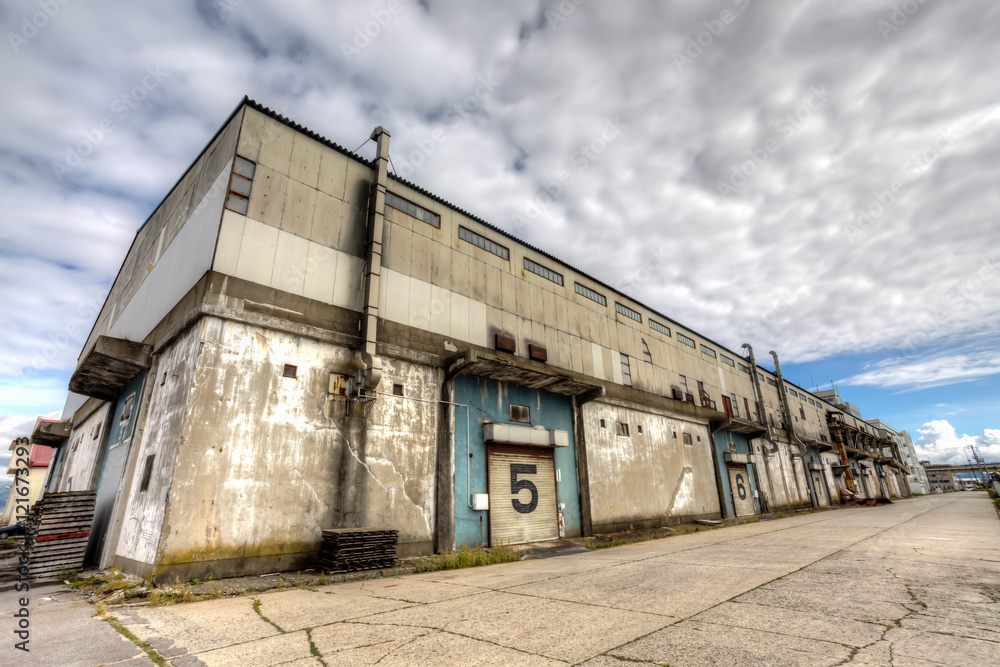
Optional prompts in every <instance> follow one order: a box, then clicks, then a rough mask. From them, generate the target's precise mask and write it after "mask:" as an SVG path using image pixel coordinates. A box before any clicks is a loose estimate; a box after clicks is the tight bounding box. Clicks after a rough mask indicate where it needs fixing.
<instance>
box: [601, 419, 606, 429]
mask: <svg viewBox="0 0 1000 667" xmlns="http://www.w3.org/2000/svg"><path fill="white" fill-rule="evenodd" d="M601 428H607V424H605V423H604V420H603V419H602V420H601Z"/></svg>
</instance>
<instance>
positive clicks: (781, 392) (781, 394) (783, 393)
mask: <svg viewBox="0 0 1000 667" xmlns="http://www.w3.org/2000/svg"><path fill="white" fill-rule="evenodd" d="M768 354H770V355H771V358H772V359H774V374H775V375H777V376H778V400H779V401H780V402H781V412H782V414H784V415H785V428H786V429H787V431H788V436H789V438H790V439H791V440H792V441H793V442H794V443H795V444H798V446H799V458H800V459H801V460H802V473H803V474H804V475H805V476H806V486H809V472H808V470H807V469H806V461H805V453H806V445H805V443H804V442H802V441H801V440H799V437H798V436H797V435H795V427H794V426H792V408H791V407H790V406H789V405H788V387H786V386H785V379H784V378H783V377H782V376H781V364H780V363H778V353H777V352H775V351H774V350H771V351H770V352H769V353H768ZM792 459H793V460H792V479H794V480H795V491H796V492H797V493H798V494H799V500H801V499H802V488H801V487H800V486H799V476H798V475H797V474H795V461H794V456H793V457H792ZM812 496H813V498H812V505H813V507H819V504H818V503H817V502H816V493H815V492H814V493H813V494H812Z"/></svg>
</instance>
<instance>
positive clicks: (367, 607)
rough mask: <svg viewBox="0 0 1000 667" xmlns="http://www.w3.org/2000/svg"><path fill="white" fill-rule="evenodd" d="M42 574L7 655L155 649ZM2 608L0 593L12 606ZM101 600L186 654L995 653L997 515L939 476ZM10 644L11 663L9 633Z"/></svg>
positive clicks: (263, 658) (850, 656) (301, 661)
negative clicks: (942, 483)
mask: <svg viewBox="0 0 1000 667" xmlns="http://www.w3.org/2000/svg"><path fill="white" fill-rule="evenodd" d="M52 590H53V592H52V595H53V596H59V595H62V596H63V597H62V598H61V599H62V602H61V603H60V604H62V605H63V610H62V612H61V614H62V615H61V616H59V617H57V615H52V616H50V617H48V618H43V617H42V615H41V612H39V615H38V617H37V625H33V628H34V630H33V632H36V633H37V634H33V635H32V637H33V639H32V641H33V649H34V648H35V643H34V642H36V641H37V648H38V650H39V651H47V653H44V655H45V656H46V658H47V661H44V662H43V661H41V660H40V657H39V656H41V655H43V653H39V654H36V653H34V652H33V653H32V654H31V659H32V660H34V661H35V662H26V661H24V660H23V659H22V658H23V656H15V661H13V662H11V664H59V665H63V664H79V665H84V664H86V665H98V664H102V663H114V662H118V663H120V664H129V665H131V664H148V662H147V663H139V662H122V661H131V660H134V659H140V660H146V659H145V657H144V655H145V654H143V653H142V652H141V651H139V650H138V648H136V646H135V644H132V643H131V642H128V641H126V640H125V639H123V638H122V637H121V636H120V635H118V634H117V633H115V631H114V630H113V629H112V628H111V627H110V626H109V625H108V624H107V623H105V622H103V621H101V620H99V619H95V618H92V617H91V616H90V614H92V611H91V607H89V605H86V604H85V603H82V602H80V601H73V600H72V599H69V596H67V595H66V594H64V593H60V592H57V589H52ZM46 604H49V603H46ZM50 608H51V609H53V610H55V609H56V607H50ZM8 609H11V610H12V609H13V607H11V606H10V600H9V599H8V598H5V597H3V596H2V595H0V619H2V620H3V622H4V623H6V624H8V625H9V624H10V622H11V621H12V620H13V619H12V618H11V616H10V615H9V614H10V613H11V612H10V611H8ZM40 609H41V610H42V611H44V610H45V607H44V606H42V607H40ZM33 613H34V612H33ZM111 613H112V614H113V615H114V616H116V617H117V618H118V619H119V620H120V622H121V623H122V624H123V625H124V626H125V627H126V628H128V630H129V631H130V632H131V633H132V634H133V635H134V636H135V637H137V638H138V639H139V640H142V641H146V642H149V644H150V645H151V646H152V647H153V649H154V650H155V651H156V652H158V653H159V655H161V656H163V658H164V659H165V660H166V661H167V662H168V664H171V665H175V666H185V667H187V666H193V665H276V664H281V665H294V666H296V667H298V666H305V665H309V666H312V667H321V666H324V665H325V666H326V667H331V666H333V665H373V664H376V663H377V664H379V665H512V664H517V665H522V664H523V665H566V664H581V665H588V666H589V667H609V666H611V665H614V666H616V667H621V666H622V665H640V664H647V665H663V664H669V665H671V666H672V667H678V666H681V665H734V664H753V665H838V664H848V663H850V664H867V665H895V666H899V665H977V666H979V665H993V664H1000V657H998V656H1000V520H998V518H997V514H996V511H995V510H994V508H993V506H992V504H991V503H990V501H989V500H988V499H987V498H986V497H985V496H984V495H982V494H948V495H944V496H930V497H924V498H915V499H911V500H906V501H899V502H895V503H893V504H892V505H887V506H878V507H872V508H851V509H846V510H838V511H831V512H821V513H816V514H807V515H798V516H792V517H788V518H785V519H780V520H776V521H761V522H759V523H755V524H746V525H740V526H732V527H727V528H724V529H721V530H712V531H703V532H700V533H694V534H689V535H678V536H674V537H670V538H667V539H662V540H655V541H650V542H643V543H639V544H633V545H627V546H623V547H615V548H609V549H601V550H597V551H591V552H587V553H570V554H568V555H564V556H560V557H554V558H545V559H533V560H525V561H521V562H518V563H506V564H503V565H496V566H490V567H482V568H472V569H466V570H454V571H446V572H431V573H424V574H415V575H408V576H401V577H395V578H391V577H387V578H382V579H372V580H367V581H356V582H350V583H343V584H337V585H330V586H320V587H318V588H316V589H310V590H305V589H294V590H285V591H277V592H266V593H256V594H248V595H247V596H245V597H238V598H231V599H222V600H211V601H205V602H196V603H189V604H179V605H173V606H168V607H139V608H129V609H116V610H112V612H111ZM64 619H65V620H64ZM35 622H36V621H33V623H35ZM63 623H66V624H67V625H62V624H63ZM57 624H58V625H57ZM7 630H8V629H7V628H0V632H2V633H3V634H0V637H2V636H4V635H6V634H7ZM80 638H83V639H80ZM130 647H131V648H130ZM3 655H4V658H2V659H0V662H2V664H8V661H7V660H6V657H7V656H8V655H12V654H11V652H10V651H9V650H7V651H5V652H4V654H3ZM53 656H58V658H56V659H54V658H53Z"/></svg>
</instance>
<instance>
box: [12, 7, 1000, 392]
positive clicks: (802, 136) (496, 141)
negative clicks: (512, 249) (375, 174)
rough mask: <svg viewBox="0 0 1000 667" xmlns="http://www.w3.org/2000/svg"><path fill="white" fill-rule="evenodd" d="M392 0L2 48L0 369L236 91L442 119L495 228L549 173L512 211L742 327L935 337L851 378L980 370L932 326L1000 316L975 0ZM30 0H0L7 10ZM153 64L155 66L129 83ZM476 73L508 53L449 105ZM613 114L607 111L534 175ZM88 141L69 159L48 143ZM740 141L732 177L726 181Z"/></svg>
mask: <svg viewBox="0 0 1000 667" xmlns="http://www.w3.org/2000/svg"><path fill="white" fill-rule="evenodd" d="M401 2H402V5H403V11H401V12H399V13H398V15H395V16H394V17H393V18H392V20H391V22H389V23H388V24H387V25H384V26H383V27H382V28H380V29H378V31H377V33H378V34H377V35H375V36H373V37H372V38H371V40H370V42H369V43H367V44H366V45H365V46H364V48H363V49H361V51H360V53H358V54H356V55H354V56H352V57H351V58H350V59H348V58H346V57H345V55H344V52H343V49H342V47H341V43H352V40H354V39H355V36H356V28H359V27H361V28H362V29H363V28H364V26H365V25H366V24H367V23H369V22H370V21H371V20H372V17H373V12H379V11H384V10H385V8H386V3H385V2H384V0H374V1H373V2H369V3H360V2H357V3H328V2H320V1H319V0H297V1H295V2H290V3H284V4H282V5H281V6H280V8H279V7H278V6H277V5H274V6H266V5H265V6H262V5H261V4H259V3H249V2H231V1H229V0H197V1H196V2H195V3H188V4H185V3H173V4H164V3H160V4H154V5H150V4H148V3H130V4H127V5H121V4H120V3H116V4H112V3H110V2H107V0H93V1H91V2H87V3H76V2H74V3H69V4H67V5H65V6H62V8H61V9H60V10H59V13H58V14H57V15H56V16H54V17H53V18H52V19H51V20H50V21H49V23H48V25H46V26H45V27H44V28H43V29H41V30H39V31H38V34H37V36H34V37H33V38H32V39H30V40H29V41H28V43H26V44H24V45H21V47H20V48H19V49H18V50H17V52H16V53H11V52H8V53H7V55H6V56H5V57H3V58H0V77H2V78H3V80H4V81H5V83H7V84H8V85H7V88H8V89H10V90H15V91H17V94H16V95H12V96H9V97H10V99H9V100H7V102H6V105H5V111H6V113H5V118H4V122H5V129H6V130H7V131H6V132H5V133H4V134H3V136H2V137H0V197H2V199H3V201H4V216H3V218H2V219H0V267H3V268H0V284H2V289H0V308H2V309H3V311H4V312H5V314H6V316H7V317H8V326H6V327H4V331H3V333H2V334H0V360H2V361H0V374H2V375H4V376H6V377H8V378H18V377H20V373H21V372H22V371H23V369H31V370H37V369H33V368H32V366H33V365H35V364H36V363H37V361H38V359H39V354H42V360H43V361H44V364H43V366H44V368H45V369H48V370H56V371H59V372H61V373H63V374H66V375H68V373H69V372H70V371H71V370H72V368H73V367H74V364H75V357H76V354H77V353H78V352H79V349H80V347H81V345H82V343H83V339H84V337H85V336H86V333H87V331H88V330H89V328H90V324H92V321H93V317H91V316H86V317H83V316H78V315H77V314H76V312H77V309H78V308H79V307H80V304H81V303H84V302H85V301H86V300H87V299H89V298H91V297H92V296H93V295H95V294H102V293H103V292H104V290H106V289H107V287H108V285H109V283H110V281H111V280H113V278H114V275H115V273H116V272H117V270H118V267H119V266H120V264H121V261H122V259H123V257H124V254H125V251H126V249H127V247H128V245H129V243H130V242H131V239H132V237H133V234H134V231H135V230H136V229H137V228H138V227H139V225H140V224H141V223H142V221H143V220H144V219H145V218H146V216H147V215H148V214H149V213H150V212H151V210H152V208H153V207H154V206H155V205H156V204H157V203H158V202H159V201H160V200H161V199H162V198H163V196H164V195H165V194H166V192H167V191H168V189H169V188H170V187H171V186H172V185H173V183H174V182H175V181H176V179H177V178H178V177H179V176H180V175H181V174H182V173H183V171H184V169H186V168H187V166H188V165H189V164H190V163H191V161H192V160H193V158H194V157H195V156H196V155H197V154H198V152H199V151H200V150H201V149H202V147H203V146H204V145H205V144H206V143H207V142H208V140H209V139H210V138H211V136H212V134H213V133H214V132H215V130H216V129H217V128H218V126H219V125H220V124H221V123H222V121H223V120H224V119H225V117H226V116H227V115H228V113H229V112H230V111H231V110H232V108H233V107H234V106H235V105H236V103H237V101H238V100H239V99H240V98H241V97H242V96H243V95H244V94H249V95H250V96H251V97H253V98H255V99H257V100H258V101H259V102H261V103H263V104H265V105H267V106H269V107H271V108H273V109H276V110H279V111H280V112H281V113H283V114H285V115H288V116H290V117H291V118H292V119H293V120H295V121H297V122H299V123H301V124H303V125H305V126H307V127H309V128H310V129H312V130H314V131H316V132H317V133H319V134H322V135H324V136H326V137H328V138H330V139H331V140H334V141H336V142H337V143H340V144H343V145H346V146H347V148H349V149H353V148H355V147H356V146H357V145H358V144H361V143H362V142H363V141H364V140H365V139H366V138H367V137H368V135H369V133H370V132H371V129H372V128H373V127H374V126H375V125H378V124H382V125H385V126H386V127H387V128H388V129H389V130H390V131H391V132H392V154H393V156H394V157H396V158H405V157H406V156H408V155H410V154H412V153H413V151H418V150H420V146H421V144H422V143H423V144H424V145H426V142H427V141H428V140H430V138H431V137H432V135H433V134H434V133H435V131H436V130H443V131H444V133H445V134H444V136H445V140H444V141H443V142H438V143H436V144H434V146H435V147H434V150H433V151H432V152H431V153H430V154H428V155H427V156H426V159H425V160H424V161H423V164H422V165H421V166H420V167H419V168H417V169H416V170H415V171H414V172H413V173H412V175H411V176H410V178H411V180H413V181H414V182H416V183H417V184H419V185H421V186H424V187H426V188H428V189H430V190H431V191H433V192H435V193H437V194H439V195H440V196H442V197H444V198H445V199H448V200H450V201H452V202H454V203H455V204H457V205H458V206H460V207H462V208H465V209H468V210H470V211H472V212H473V213H476V214H479V215H481V216H482V217H484V218H486V219H487V220H489V221H490V222H492V223H494V224H496V225H498V226H500V227H503V228H505V229H508V230H513V229H514V225H513V222H512V219H513V216H515V215H521V216H523V215H524V213H525V210H526V206H527V205H528V204H529V203H530V202H532V201H535V202H537V201H539V200H545V199H546V197H550V198H551V202H550V203H547V204H546V205H545V206H543V207H542V210H541V211H540V213H539V214H538V215H537V216H536V217H534V218H533V219H532V220H531V221H530V224H529V225H527V226H526V227H523V228H521V229H517V230H516V231H517V232H518V233H519V234H522V235H523V236H524V237H525V238H526V239H527V240H528V241H530V242H533V243H535V244H537V245H539V246H541V247H542V248H544V249H546V250H548V251H550V252H552V253H553V254H555V255H557V256H559V257H560V258H562V259H565V260H566V261H568V262H570V263H571V264H573V265H575V266H577V267H579V268H581V269H583V270H584V271H586V272H588V273H590V274H592V275H594V276H596V277H598V278H600V279H602V280H604V281H605V282H608V283H609V284H612V285H623V286H627V290H628V291H629V292H630V293H631V294H632V295H633V296H635V297H636V298H638V299H640V300H642V301H643V302H645V303H647V304H648V305H649V306H651V307H653V308H656V309H658V310H660V311H662V312H664V313H665V314H666V315H668V316H670V317H672V318H674V319H676V320H679V321H680V322H682V323H684V324H686V325H688V326H690V327H693V328H694V329H695V330H697V331H699V332H701V333H703V334H705V335H707V336H709V337H711V338H713V339H715V340H718V341H719V342H721V343H724V344H726V345H729V346H730V347H732V348H734V349H738V348H739V345H740V343H742V342H750V343H753V344H754V346H755V347H757V348H758V349H765V350H766V349H776V350H779V351H781V353H782V358H783V359H784V360H786V361H787V362H806V361H812V360H818V359H824V358H828V357H831V356H835V355H839V354H844V353H853V354H856V353H871V354H875V355H881V356H885V355H886V354H892V355H893V356H900V355H903V356H906V355H909V354H910V353H911V352H914V351H919V352H920V353H921V355H923V356H925V357H929V358H931V359H935V360H936V361H935V363H936V364H937V365H936V366H935V365H933V364H932V365H931V366H921V365H920V364H919V363H916V362H914V363H911V362H909V361H903V362H897V363H896V364H895V365H894V366H880V367H873V368H870V369H866V370H865V372H863V373H861V374H859V375H858V376H856V378H855V379H857V381H858V383H869V384H871V383H874V384H877V385H878V386H902V384H899V383H903V384H905V382H907V381H913V382H925V383H926V382H928V381H929V382H937V381H953V380H964V379H969V378H970V377H973V376H972V375H969V373H972V372H974V370H973V369H972V368H971V366H972V365H973V363H974V362H973V359H974V355H975V354H976V352H981V351H982V350H984V349H990V348H989V344H988V343H986V342H982V343H981V345H980V346H979V348H978V349H977V350H967V351H966V352H968V357H967V358H965V359H952V360H948V359H947V357H946V356H945V353H944V350H946V349H948V348H947V346H948V345H949V344H950V343H951V342H952V341H954V340H958V339H961V340H970V339H972V340H979V341H987V340H988V336H989V335H990V334H992V333H994V332H996V331H997V330H1000V310H998V309H996V308H995V307H994V304H996V303H997V302H998V301H1000V257H998V256H997V254H996V253H995V252H991V249H996V248H998V247H1000V226H998V225H996V222H995V219H994V218H995V216H994V213H993V212H994V211H995V210H996V205H995V204H996V198H997V183H998V182H1000V181H998V179H997V178H996V165H997V164H1000V107H998V106H997V103H996V100H997V99H1000V78H998V77H996V76H994V68H993V67H992V65H993V63H994V62H995V61H996V39H995V30H993V29H992V28H993V27H994V26H995V24H996V16H997V8H996V6H995V3H993V2H990V1H989V0H980V1H978V2H966V3H928V4H926V5H923V6H922V7H921V10H920V12H919V13H918V14H917V15H915V16H914V17H913V18H912V19H911V20H909V21H908V22H907V24H906V25H905V26H903V27H902V28H901V29H900V30H899V31H898V32H895V33H893V34H892V36H891V39H888V40H886V39H884V38H883V35H882V34H881V33H880V31H879V29H878V26H877V21H878V20H879V19H884V18H885V16H886V15H887V12H888V9H887V3H885V2H872V1H860V0H859V1H856V2H850V3H836V4H826V5H823V4H817V3H811V4H808V5H803V6H801V7H799V6H797V7H796V8H795V9H794V10H789V9H787V8H782V7H780V6H776V5H772V4H770V3H756V2H750V3H745V2H742V1H740V2H734V1H733V0H716V1H715V2H676V3H651V4H650V3H646V4H642V5H641V6H640V5H635V6H631V5H627V4H622V3H617V4H614V3H596V2H591V3H582V4H579V5H577V4H576V3H572V2H562V3H560V2H555V1H552V0H538V1H532V0H521V1H519V2H504V3H480V5H479V6H477V10H476V12H468V11H467V10H466V7H465V3H458V2H456V1H455V0H431V1H429V2H421V3H418V2H416V1H411V0H401ZM563 7H571V8H575V9H573V11H572V12H569V13H568V14H566V15H563V14H560V11H561V9H560V8H563ZM736 7H746V10H745V11H742V12H737V14H738V16H737V18H736V20H735V21H733V22H732V23H730V24H727V25H726V27H725V30H724V31H723V32H722V33H721V34H719V35H717V36H715V37H713V38H712V39H711V40H710V41H711V44H710V45H709V46H707V47H705V48H704V49H703V51H702V52H700V53H699V54H698V55H697V57H695V58H694V59H693V60H692V61H691V63H690V64H688V65H686V66H685V67H683V68H680V69H679V68H678V67H677V65H676V64H675V62H676V61H675V58H674V55H675V54H676V53H678V52H680V51H682V50H683V49H684V48H685V46H686V45H687V44H689V42H688V40H689V39H690V38H691V37H692V36H697V35H698V33H699V32H701V31H703V30H705V25H704V23H703V22H704V21H715V20H716V19H718V17H719V16H720V13H721V12H722V10H723V9H729V10H733V9H734V8H736ZM34 11H37V5H36V3H35V2H29V1H26V0H25V1H22V2H17V3H8V4H6V5H5V6H4V7H3V8H0V24H2V25H3V26H4V27H6V28H7V30H4V31H3V33H4V34H6V33H7V32H8V31H14V32H16V31H17V30H19V29H20V28H19V26H20V25H21V17H22V16H25V15H28V16H30V13H32V12H34ZM547 12H555V13H554V14H547ZM563 18H565V21H563V20H561V19H563ZM703 41H704V40H703ZM4 47H5V48H9V45H8V44H5V45H4ZM150 67H152V68H159V69H160V71H162V72H165V73H166V76H164V77H163V78H162V81H159V82H157V85H156V86H155V87H151V88H150V89H149V90H147V91H145V93H143V94H142V97H143V99H141V100H135V99H134V98H135V97H136V96H135V95H132V93H133V91H135V90H136V87H137V86H141V85H142V83H143V80H144V79H145V78H146V76H147V73H148V70H147V68H150ZM482 77H493V78H495V79H496V80H498V81H500V82H501V83H500V85H499V86H497V87H496V90H494V91H492V92H491V93H490V94H489V95H488V96H486V97H484V98H482V99H478V100H474V102H475V103H474V104H471V103H470V106H469V108H468V110H467V114H466V115H465V116H464V117H461V120H460V122H457V123H456V122H454V117H453V116H449V115H448V111H449V110H451V109H454V105H455V104H461V103H462V102H463V101H465V100H467V99H468V98H469V96H470V95H474V93H475V90H476V87H477V86H478V85H479V83H480V80H481V78H482ZM815 90H823V91H826V92H825V93H824V94H823V96H822V97H823V99H822V100H820V99H819V98H818V97H817V96H816V93H815V92H814V91H815ZM122 95H126V96H129V95H132V100H133V102H134V105H130V106H129V107H128V114H127V115H123V114H122V112H121V110H120V109H121V107H120V106H116V105H115V101H116V100H120V99H121V97H122ZM803 105H805V107H804V106H803ZM105 119H107V120H109V121H110V122H111V123H112V125H113V130H112V131H111V132H110V133H106V134H105V135H104V136H102V137H101V138H100V139H94V140H93V141H91V142H90V143H93V144H94V145H93V147H92V148H88V146H87V142H88V138H93V137H95V135H94V129H95V128H99V127H100V126H101V122H102V120H105ZM610 119H620V123H621V127H622V132H621V134H620V136H618V137H617V138H616V139H615V140H614V141H613V142H609V143H607V145H606V146H604V147H603V149H602V150H601V151H600V152H599V153H597V154H596V156H595V159H593V160H588V161H587V162H586V165H585V167H581V168H579V169H578V170H576V171H572V179H571V181H570V182H568V183H565V184H562V185H561V186H560V191H559V192H558V193H556V194H554V195H553V194H552V187H551V184H552V183H553V182H554V181H555V180H557V179H558V176H559V173H560V170H562V169H567V165H569V166H570V167H572V165H573V164H574V159H575V158H576V157H577V156H578V155H579V153H580V149H581V146H586V145H588V144H591V142H592V141H593V140H594V139H595V138H596V137H597V136H598V135H599V134H600V132H601V128H602V127H604V125H605V123H606V122H607V121H608V120H610ZM789 119H791V120H789ZM942 137H945V139H942ZM772 138H777V139H778V140H780V142H779V145H778V146H779V147H778V148H777V149H776V150H774V151H772V152H770V153H769V154H768V156H767V158H766V160H764V159H762V158H760V157H759V156H760V151H761V150H762V149H763V148H764V147H765V146H769V145H770V144H769V143H768V141H769V140H770V139H772ZM81 146H83V149H80V150H87V152H88V154H87V155H86V156H84V157H83V159H82V160H81V163H80V164H79V166H77V167H75V168H74V169H73V171H72V172H71V173H69V174H66V175H64V177H63V179H62V180H61V181H60V180H59V179H58V178H57V175H56V173H55V172H54V171H53V168H52V165H53V163H55V162H60V161H65V160H66V156H67V152H68V151H71V150H77V149H79V147H81ZM365 150H370V148H366V149H365ZM755 155H756V156H758V159H757V162H759V164H758V163H757V162H754V156H755ZM398 166H399V165H397V167H398ZM734 169H735V170H736V172H737V173H742V174H743V176H744V177H745V180H746V182H745V183H742V184H740V185H739V186H738V187H736V192H735V193H730V194H729V195H728V196H722V195H721V194H720V192H719V187H718V184H719V183H720V182H723V183H732V182H733V173H734ZM750 172H752V173H750ZM895 181H898V182H899V184H898V187H896V188H895V192H893V187H894V186H893V184H894V182H895ZM880 207H881V208H880ZM865 216H866V217H865ZM637 267H642V268H644V270H641V271H639V270H637ZM67 315H68V319H67ZM76 320H81V321H82V323H79V322H77V323H76V324H75V325H74V322H76ZM70 325H73V326H72V327H71V328H72V329H73V332H72V333H68V332H67V327H68V326H70ZM64 339H65V340H66V342H65V343H62V342H61V341H63V340H64ZM54 340H57V341H60V343H59V345H57V346H56V348H57V349H56V348H53V347H51V346H52V345H53V341H54ZM46 352H54V354H51V355H47V354H45V353H46ZM948 354H951V353H948ZM935 355H937V356H935ZM982 368H988V369H989V372H991V373H996V372H997V370H996V368H995V365H993V366H990V365H986V366H982ZM956 369H957V370H956ZM980 375H981V374H980ZM47 409H50V407H49V406H48V405H44V406H43V405H39V410H47Z"/></svg>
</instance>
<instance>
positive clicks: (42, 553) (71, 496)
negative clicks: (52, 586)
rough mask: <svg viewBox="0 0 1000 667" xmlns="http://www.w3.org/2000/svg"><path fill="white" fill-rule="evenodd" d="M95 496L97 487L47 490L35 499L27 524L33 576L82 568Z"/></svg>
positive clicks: (50, 574) (30, 567)
mask: <svg viewBox="0 0 1000 667" xmlns="http://www.w3.org/2000/svg"><path fill="white" fill-rule="evenodd" d="M96 500H97V492H96V491H73V492H69V493H47V494H45V495H44V496H42V499H41V500H39V501H38V502H37V503H35V506H34V507H32V508H31V510H32V511H31V515H30V517H29V525H28V539H29V540H30V541H31V547H30V549H31V551H30V554H31V555H30V560H29V565H28V571H29V574H30V576H31V578H32V579H37V578H39V577H51V576H55V574H56V573H57V572H59V571H60V570H65V569H73V570H79V569H82V568H83V558H84V556H85V555H86V552H87V541H88V540H89V539H90V526H91V524H92V523H93V522H94V504H95V502H96Z"/></svg>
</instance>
